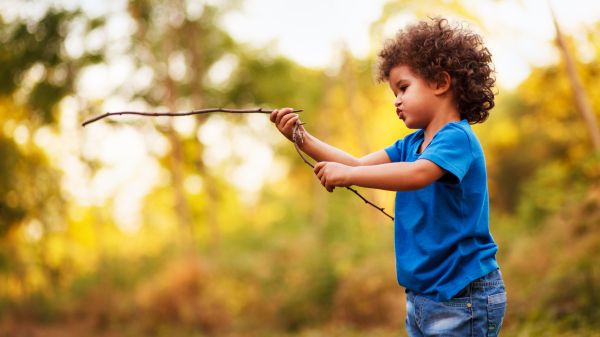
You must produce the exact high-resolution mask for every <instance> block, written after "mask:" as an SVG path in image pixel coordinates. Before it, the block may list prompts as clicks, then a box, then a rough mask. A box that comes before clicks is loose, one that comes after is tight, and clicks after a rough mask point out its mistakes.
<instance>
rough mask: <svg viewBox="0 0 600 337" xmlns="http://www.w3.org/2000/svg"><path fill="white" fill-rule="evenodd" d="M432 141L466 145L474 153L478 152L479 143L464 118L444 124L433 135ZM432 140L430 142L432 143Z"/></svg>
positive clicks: (459, 145) (460, 145) (479, 148)
mask: <svg viewBox="0 0 600 337" xmlns="http://www.w3.org/2000/svg"><path fill="white" fill-rule="evenodd" d="M433 141H437V142H443V143H448V144H449V145H452V146H458V147H463V148H465V147H468V148H470V149H471V151H472V152H473V153H474V154H475V153H477V152H480V150H481V145H480V144H479V140H478V139H477V136H476V135H475V132H473V129H472V128H471V125H469V123H468V122H467V121H466V120H464V119H463V120H461V121H459V122H450V123H448V124H446V125H445V126H444V127H443V128H442V129H441V130H440V131H439V132H438V133H437V134H436V135H435V137H434V139H433ZM433 141H432V143H433Z"/></svg>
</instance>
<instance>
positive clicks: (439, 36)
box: [378, 18, 496, 124]
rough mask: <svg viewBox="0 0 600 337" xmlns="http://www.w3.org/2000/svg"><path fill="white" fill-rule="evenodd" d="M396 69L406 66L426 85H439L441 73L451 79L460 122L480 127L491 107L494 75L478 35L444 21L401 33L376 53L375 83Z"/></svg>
mask: <svg viewBox="0 0 600 337" xmlns="http://www.w3.org/2000/svg"><path fill="white" fill-rule="evenodd" d="M397 65H407V66H409V67H410V68H411V69H412V70H413V71H414V72H415V73H416V74H417V75H419V76H421V77H422V78H424V79H425V80H427V81H430V82H434V81H439V80H440V79H441V78H440V75H441V74H442V72H444V71H445V72H447V73H448V74H449V75H450V77H451V79H452V84H451V90H452V93H453V95H454V98H455V99H456V102H457V104H458V110H459V111H460V114H461V118H463V119H467V120H468V121H469V123H471V124H475V123H482V122H484V121H485V120H486V119H487V118H488V116H489V111H490V110H491V109H492V108H493V107H494V91H493V90H492V89H493V87H494V83H495V82H496V79H495V76H494V75H495V71H494V66H493V64H492V54H491V53H490V51H489V50H488V49H487V48H486V47H485V46H484V45H483V39H482V38H481V36H479V35H478V34H476V33H474V32H472V31H469V30H467V29H465V28H463V27H462V26H451V25H450V24H449V23H448V20H446V19H443V18H432V19H431V21H430V22H429V21H421V22H419V23H416V24H413V25H410V26H407V27H406V28H404V29H401V30H400V31H399V32H398V33H397V34H396V37H395V38H394V39H390V40H388V41H386V43H385V44H384V47H383V49H382V50H381V51H380V52H379V64H378V70H379V74H378V80H379V81H380V82H383V81H387V80H389V76H390V71H391V69H392V68H394V67H395V66H397Z"/></svg>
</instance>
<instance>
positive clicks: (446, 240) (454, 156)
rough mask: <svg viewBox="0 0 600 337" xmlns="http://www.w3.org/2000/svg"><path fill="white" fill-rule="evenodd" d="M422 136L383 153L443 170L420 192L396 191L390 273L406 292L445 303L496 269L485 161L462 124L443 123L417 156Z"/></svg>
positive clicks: (416, 135)
mask: <svg viewBox="0 0 600 337" xmlns="http://www.w3.org/2000/svg"><path fill="white" fill-rule="evenodd" d="M423 138H424V131H423V130H419V131H416V132H413V133H411V134H409V135H408V136H406V137H405V138H403V139H400V140H398V141H396V142H395V143H394V144H393V145H391V146H389V147H387V148H386V149H385V151H386V152H387V154H388V156H389V157H390V159H391V161H392V162H413V161H416V160H417V159H427V160H430V161H432V162H433V163H435V164H437V165H438V166H439V167H441V168H442V169H444V170H445V171H446V174H445V175H444V177H442V178H441V179H439V180H438V181H436V182H434V183H433V184H430V185H428V186H426V187H424V188H421V189H419V190H414V191H406V192H397V193H396V202H395V219H396V220H395V226H394V227H395V235H394V236H395V250H396V272H397V278H398V283H399V284H400V285H402V286H404V287H406V288H407V289H410V290H412V291H414V292H416V293H419V294H422V295H425V296H427V297H429V298H432V299H434V300H436V301H447V300H449V299H450V298H452V297H453V296H454V295H455V294H457V293H458V292H459V291H460V290H461V289H463V288H464V287H466V286H467V285H468V284H469V283H470V282H471V281H473V280H475V279H477V278H479V277H482V276H484V275H486V274H487V273H489V272H491V271H493V270H495V269H497V268H498V264H497V262H496V251H497V250H498V247H497V246H496V244H495V243H494V240H493V238H492V236H491V234H490V230H489V214H488V213H489V208H488V189H487V178H486V170H485V158H484V156H483V150H482V148H481V144H480V143H479V141H478V139H477V137H476V136H475V134H474V133H473V131H472V130H471V126H470V125H469V123H468V122H467V121H466V120H462V121H460V122H451V123H448V124H446V125H445V126H444V127H443V128H442V129H441V130H440V131H438V133H437V134H436V135H435V136H434V137H433V139H432V141H431V143H430V144H429V145H428V146H427V148H426V149H425V150H424V151H423V153H419V147H420V146H421V144H422V143H423Z"/></svg>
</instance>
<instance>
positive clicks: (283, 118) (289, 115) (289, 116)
mask: <svg viewBox="0 0 600 337" xmlns="http://www.w3.org/2000/svg"><path fill="white" fill-rule="evenodd" d="M292 117H294V114H287V115H285V116H283V117H281V119H280V120H279V123H277V125H278V126H281V127H283V126H284V125H285V123H287V122H288V121H289V120H290V118H292Z"/></svg>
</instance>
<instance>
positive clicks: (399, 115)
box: [396, 109, 404, 120]
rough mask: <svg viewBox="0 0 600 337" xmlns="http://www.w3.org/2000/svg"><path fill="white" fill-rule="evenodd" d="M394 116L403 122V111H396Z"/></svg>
mask: <svg viewBox="0 0 600 337" xmlns="http://www.w3.org/2000/svg"><path fill="white" fill-rule="evenodd" d="M396 115H398V118H400V119H401V120H404V111H402V109H396Z"/></svg>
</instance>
